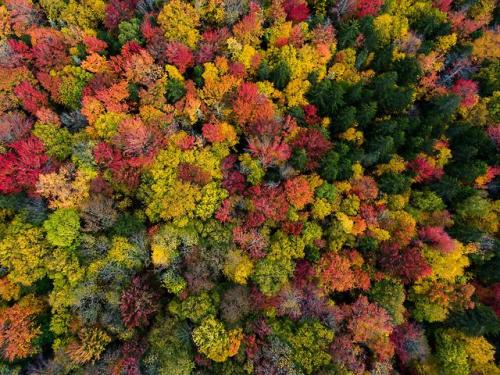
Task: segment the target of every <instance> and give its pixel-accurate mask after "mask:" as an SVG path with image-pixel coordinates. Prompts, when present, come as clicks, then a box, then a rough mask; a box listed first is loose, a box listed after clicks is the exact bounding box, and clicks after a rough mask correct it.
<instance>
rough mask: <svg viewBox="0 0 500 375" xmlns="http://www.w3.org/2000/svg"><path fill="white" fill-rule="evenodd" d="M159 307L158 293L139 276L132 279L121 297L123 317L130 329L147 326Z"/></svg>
mask: <svg viewBox="0 0 500 375" xmlns="http://www.w3.org/2000/svg"><path fill="white" fill-rule="evenodd" d="M158 308H159V306H158V295H157V294H156V293H155V292H154V291H153V290H152V289H151V286H150V285H149V284H148V283H147V281H146V279H144V278H140V277H139V276H136V277H134V278H133V279H132V284H131V285H130V286H129V287H128V288H127V289H126V290H124V291H123V293H122V295H121V297H120V312H121V317H122V320H123V323H124V324H125V326H126V327H127V328H129V329H132V328H136V327H145V326H147V325H148V324H149V322H150V319H151V317H152V316H153V315H154V314H155V313H156V312H157V311H158Z"/></svg>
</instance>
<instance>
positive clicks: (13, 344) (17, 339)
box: [0, 295, 45, 362]
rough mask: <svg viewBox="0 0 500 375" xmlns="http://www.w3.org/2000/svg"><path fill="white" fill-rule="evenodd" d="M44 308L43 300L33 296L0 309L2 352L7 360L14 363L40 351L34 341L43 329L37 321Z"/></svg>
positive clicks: (0, 346)
mask: <svg viewBox="0 0 500 375" xmlns="http://www.w3.org/2000/svg"><path fill="white" fill-rule="evenodd" d="M44 308H45V306H44V303H43V302H42V300H40V299H37V298H36V297H35V296H33V295H28V296H25V297H23V298H22V299H21V300H20V301H19V302H17V303H16V304H14V305H13V306H12V307H4V308H0V312H1V314H0V351H1V353H2V357H3V358H4V359H5V360H7V361H9V362H13V361H14V360H17V359H24V358H27V357H29V356H31V355H33V354H35V353H36V352H37V351H38V348H36V346H34V341H35V339H36V338H37V337H38V336H39V335H40V333H41V329H40V327H39V326H38V324H37V323H36V321H35V319H36V316H37V315H38V314H39V313H41V312H42V311H43V310H44Z"/></svg>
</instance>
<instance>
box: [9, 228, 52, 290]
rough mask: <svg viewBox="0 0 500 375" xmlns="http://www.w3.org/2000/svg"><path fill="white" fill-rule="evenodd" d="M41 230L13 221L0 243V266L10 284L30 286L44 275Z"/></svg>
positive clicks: (45, 250) (43, 246) (45, 253)
mask: <svg viewBox="0 0 500 375" xmlns="http://www.w3.org/2000/svg"><path fill="white" fill-rule="evenodd" d="M48 253H49V251H48V246H47V244H46V242H45V239H44V235H43V232H42V229H40V228H37V227H33V226H31V225H30V224H25V223H23V222H21V221H20V220H19V219H17V218H16V219H14V220H13V221H12V223H11V224H10V225H9V227H8V228H7V231H6V233H5V237H4V238H3V239H2V241H0V264H1V265H2V267H5V268H6V269H7V271H8V274H7V279H8V280H9V281H10V282H12V283H18V284H21V285H24V286H30V285H32V284H33V283H35V282H36V281H38V280H40V279H41V278H43V277H44V276H45V274H46V268H45V267H46V265H45V258H46V256H47V255H48Z"/></svg>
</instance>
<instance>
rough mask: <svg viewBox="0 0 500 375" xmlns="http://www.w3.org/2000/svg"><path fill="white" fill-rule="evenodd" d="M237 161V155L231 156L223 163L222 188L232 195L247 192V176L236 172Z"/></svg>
mask: <svg viewBox="0 0 500 375" xmlns="http://www.w3.org/2000/svg"><path fill="white" fill-rule="evenodd" d="M237 161H238V157H237V156H236V155H230V156H228V157H226V158H224V160H223V161H222V163H221V167H222V170H223V171H224V180H223V181H222V187H223V188H224V189H226V190H227V191H228V192H229V194H231V195H234V194H236V193H242V192H243V191H244V190H245V176H243V174H242V173H241V172H240V171H238V170H234V168H235V166H236V162H237Z"/></svg>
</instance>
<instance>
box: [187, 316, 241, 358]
mask: <svg viewBox="0 0 500 375" xmlns="http://www.w3.org/2000/svg"><path fill="white" fill-rule="evenodd" d="M241 337H242V334H241V329H233V330H230V331H227V330H226V329H225V328H224V325H223V324H222V323H221V322H219V321H217V320H216V319H215V318H213V317H209V318H207V319H205V320H204V321H203V322H202V323H201V325H199V326H198V327H196V328H195V329H194V330H193V341H194V343H195V344H196V346H197V347H198V350H199V351H200V352H201V353H203V354H204V355H206V356H207V357H208V358H210V359H212V360H214V361H216V362H224V361H225V360H226V359H227V358H228V357H232V356H234V355H235V354H236V353H237V352H238V349H239V346H240V341H241Z"/></svg>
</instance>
